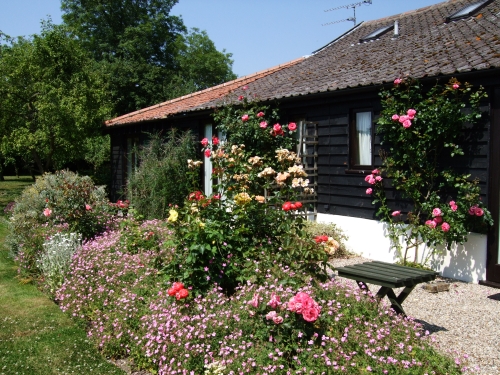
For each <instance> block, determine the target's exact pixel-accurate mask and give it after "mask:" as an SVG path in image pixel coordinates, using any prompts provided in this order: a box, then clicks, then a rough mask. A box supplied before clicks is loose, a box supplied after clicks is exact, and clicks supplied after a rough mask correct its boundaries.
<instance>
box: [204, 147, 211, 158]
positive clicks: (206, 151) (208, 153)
mask: <svg viewBox="0 0 500 375" xmlns="http://www.w3.org/2000/svg"><path fill="white" fill-rule="evenodd" d="M211 154H212V151H210V149H206V150H205V156H206V157H207V158H209V157H210V155H211Z"/></svg>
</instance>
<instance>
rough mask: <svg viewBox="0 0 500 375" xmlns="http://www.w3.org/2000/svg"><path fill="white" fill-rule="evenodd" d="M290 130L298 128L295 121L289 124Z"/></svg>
mask: <svg viewBox="0 0 500 375" xmlns="http://www.w3.org/2000/svg"><path fill="white" fill-rule="evenodd" d="M288 130H290V131H291V132H293V131H295V130H297V124H296V123H295V122H291V123H289V124H288Z"/></svg>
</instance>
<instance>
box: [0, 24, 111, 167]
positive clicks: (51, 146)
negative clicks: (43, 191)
mask: <svg viewBox="0 0 500 375" xmlns="http://www.w3.org/2000/svg"><path fill="white" fill-rule="evenodd" d="M3 42H4V43H5V44H3V45H2V48H1V49H0V77H1V79H0V103H1V104H0V105H1V107H2V111H1V112H0V125H1V126H0V129H1V131H0V136H1V137H2V138H1V150H0V152H1V154H2V155H3V156H4V157H7V156H10V157H20V158H22V159H26V160H30V161H31V163H34V164H35V165H36V167H37V169H38V172H39V173H41V174H42V173H44V172H46V171H50V170H54V169H57V168H61V167H62V165H64V164H65V163H68V162H71V161H74V160H78V159H83V155H84V153H85V152H86V151H87V149H86V148H85V142H82V140H85V139H86V138H87V137H92V136H97V135H98V132H99V130H100V126H101V124H102V121H103V120H104V118H105V117H106V116H109V113H110V111H109V110H110V105H109V101H108V98H107V95H108V94H107V89H106V85H105V84H104V80H103V77H102V75H100V74H99V71H98V70H96V69H95V65H94V63H93V61H92V60H91V59H90V57H89V55H88V53H87V52H86V51H85V50H84V49H83V48H82V46H81V44H80V42H79V41H78V39H76V38H75V37H74V36H73V35H72V34H71V33H70V32H68V30H67V29H66V28H64V27H62V26H55V25H53V24H51V23H50V22H46V23H44V24H43V25H42V32H41V34H40V35H35V36H33V38H32V39H23V38H19V39H17V40H12V39H9V38H4V40H3Z"/></svg>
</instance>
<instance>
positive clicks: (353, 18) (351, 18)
mask: <svg viewBox="0 0 500 375" xmlns="http://www.w3.org/2000/svg"><path fill="white" fill-rule="evenodd" d="M371 3H372V0H363V1H359V2H357V3H353V4H349V5H341V6H339V7H336V8H330V9H326V10H325V12H331V11H332V10H337V9H342V8H346V9H349V8H352V10H353V11H354V15H353V17H349V18H346V19H345V20H339V21H333V22H328V23H324V24H322V25H321V26H326V25H331V24H334V23H339V22H345V21H352V22H354V26H356V7H359V6H361V5H370V4H371Z"/></svg>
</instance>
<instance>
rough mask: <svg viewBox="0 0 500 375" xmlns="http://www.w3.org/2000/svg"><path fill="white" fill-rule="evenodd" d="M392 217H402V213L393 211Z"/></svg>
mask: <svg viewBox="0 0 500 375" xmlns="http://www.w3.org/2000/svg"><path fill="white" fill-rule="evenodd" d="M391 215H392V216H394V217H396V216H399V215H401V211H393V212H392V214H391Z"/></svg>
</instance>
